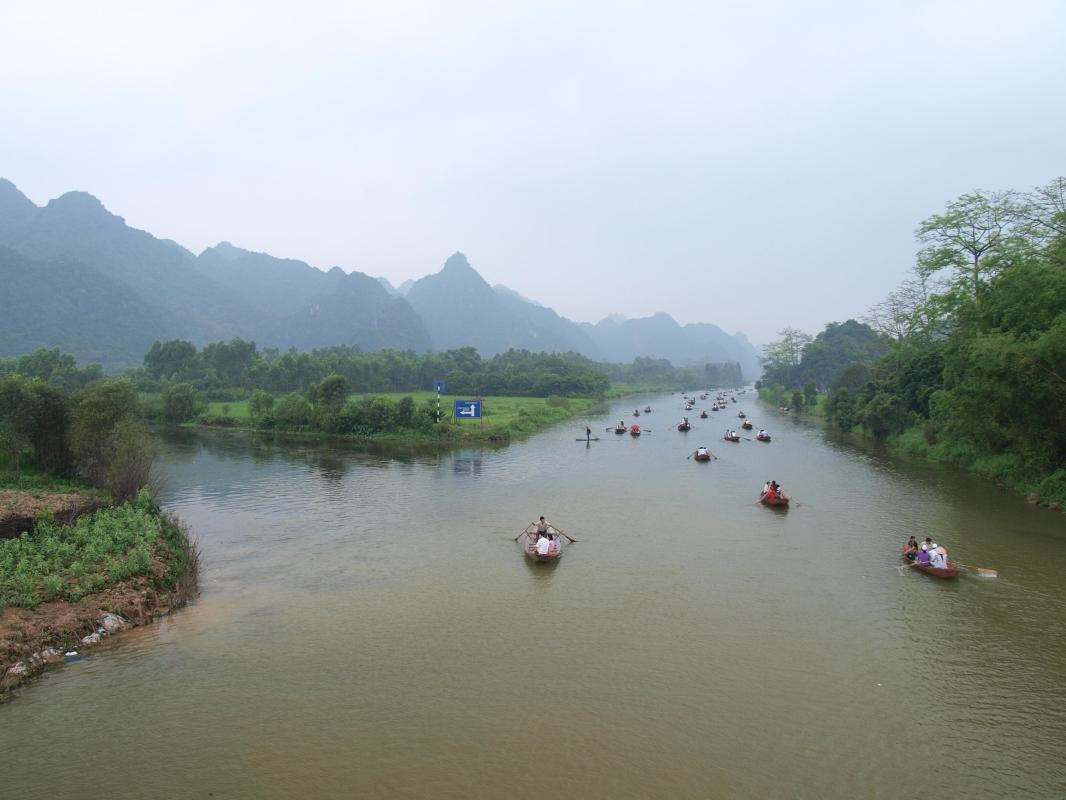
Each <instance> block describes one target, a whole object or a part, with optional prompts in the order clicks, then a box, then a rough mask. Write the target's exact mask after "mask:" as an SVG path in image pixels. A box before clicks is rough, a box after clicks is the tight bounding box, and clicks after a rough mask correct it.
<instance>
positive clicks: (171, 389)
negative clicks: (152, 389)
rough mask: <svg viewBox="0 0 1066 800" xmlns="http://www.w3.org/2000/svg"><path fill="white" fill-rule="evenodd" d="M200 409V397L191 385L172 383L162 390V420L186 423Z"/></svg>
mask: <svg viewBox="0 0 1066 800" xmlns="http://www.w3.org/2000/svg"><path fill="white" fill-rule="evenodd" d="M199 408H200V396H199V394H198V393H197V391H196V389H194V388H193V385H192V384H191V383H173V384H170V385H169V386H167V387H166V388H165V389H163V419H165V420H166V421H167V422H170V423H174V424H177V423H181V422H188V421H189V420H190V419H192V418H193V417H194V416H196V412H197V411H198V410H199Z"/></svg>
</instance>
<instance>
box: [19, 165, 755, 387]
mask: <svg viewBox="0 0 1066 800" xmlns="http://www.w3.org/2000/svg"><path fill="white" fill-rule="evenodd" d="M0 289H2V290H3V292H2V293H3V296H4V301H5V302H4V305H5V309H6V308H7V307H10V308H11V309H13V311H12V312H11V313H7V314H6V315H5V316H4V317H2V318H0V355H17V354H21V353H23V352H26V351H27V350H31V349H33V348H34V347H37V346H58V347H61V348H62V349H63V350H65V351H67V352H70V353H72V354H74V355H75V356H77V357H78V358H79V359H80V360H83V361H95V362H99V363H102V364H104V366H105V367H107V368H121V367H125V366H131V365H139V364H140V363H141V359H142V357H143V354H144V353H145V352H146V351H147V350H148V348H149V347H150V346H151V344H152V342H153V341H155V340H156V339H171V338H181V339H188V340H189V341H191V342H193V344H196V345H198V346H202V345H204V344H207V343H208V342H211V341H218V340H220V339H229V338H232V337H234V336H241V337H243V338H245V339H253V340H255V341H256V342H257V343H259V344H260V345H261V346H264V347H277V348H280V349H287V348H290V347H295V348H297V349H300V350H306V349H312V348H316V347H325V346H329V345H336V344H348V345H357V346H359V347H360V348H362V349H364V350H378V349H385V348H393V349H412V350H416V351H424V350H428V349H431V348H433V349H437V350H445V349H451V348H456V347H463V346H473V347H476V348H477V349H478V351H479V352H480V353H481V354H482V355H483V356H491V355H494V354H495V353H499V352H502V351H505V350H507V349H509V348H516V349H527V350H533V351H541V350H543V351H549V352H551V351H556V352H562V351H574V352H578V353H582V354H584V355H586V356H588V357H590V358H593V359H597V360H611V361H631V360H632V359H633V358H635V357H637V356H654V357H659V358H668V359H670V360H671V361H673V362H675V363H678V364H685V363H700V362H707V361H729V362H732V361H736V362H738V363H740V365H741V368H742V370H743V371H744V373H745V375H746V376H748V377H754V376H755V375H757V374H758V372H759V362H758V356H757V353H756V351H755V348H754V347H752V346H751V343H750V342H748V340H747V339H746V338H745V337H744V335H743V334H736V335H735V336H730V335H728V334H726V333H725V332H724V331H722V330H721V329H720V328H718V327H717V326H715V325H710V324H696V325H685V326H681V325H678V323H677V322H676V321H675V320H674V319H673V318H672V317H670V316H669V315H668V314H665V313H659V314H655V315H653V316H651V317H647V318H643V319H625V318H621V317H617V316H616V315H612V316H610V317H608V318H607V319H604V320H602V321H601V322H599V323H597V324H596V325H591V324H589V323H576V322H573V321H571V320H568V319H566V318H564V317H561V316H559V315H558V314H556V312H555V311H553V310H552V309H551V308H548V307H546V306H543V305H541V304H540V303H538V302H536V301H534V300H530V299H528V298H525V297H523V296H522V295H520V294H519V293H517V292H515V291H514V290H512V289H509V288H508V287H506V286H503V285H499V284H497V285H496V286H490V285H489V283H488V282H487V281H485V279H484V278H482V276H481V275H480V274H479V273H478V272H477V270H475V269H474V268H473V267H472V266H471V265H470V263H469V262H468V261H467V259H466V256H465V255H463V254H462V253H455V254H453V255H452V256H450V257H449V258H448V259H447V261H445V263H444V266H443V267H442V269H441V270H440V271H439V272H436V273H433V274H430V275H427V276H426V277H424V278H421V279H419V280H417V281H405V282H403V283H402V284H400V286H398V287H393V286H392V284H391V283H390V282H389V281H388V280H386V279H384V278H374V277H371V276H369V275H366V274H364V273H362V272H351V273H346V272H344V270H342V269H340V268H339V267H333V268H332V269H330V270H328V271H325V270H321V269H318V268H316V267H314V266H311V265H310V264H307V263H306V262H303V261H299V260H296V259H287V258H277V257H275V256H272V255H269V254H267V253H257V252H252V251H250V250H244V249H242V248H240V247H236V246H234V245H232V244H230V243H229V242H220V243H219V244H217V245H215V246H214V247H209V248H207V249H206V250H204V251H203V252H202V253H200V254H199V255H194V254H193V253H191V252H190V251H188V250H186V249H185V248H184V247H181V246H180V245H178V244H177V243H175V242H172V241H169V240H165V239H157V238H156V237H154V236H152V235H151V234H150V233H147V232H145V231H141V230H137V229H135V228H131V227H129V226H128V225H126V222H125V220H124V219H123V218H122V217H119V216H117V215H115V214H112V213H111V212H109V211H108V210H107V209H106V208H105V207H104V206H103V204H102V203H101V202H100V201H99V200H97V199H96V198H95V197H93V196H92V195H90V194H88V193H85V192H68V193H67V194H64V195H62V196H61V197H58V198H56V199H54V200H52V201H50V202H49V203H47V204H46V205H45V206H43V207H39V206H37V205H36V204H34V203H33V202H32V201H31V200H30V199H29V198H27V197H26V196H25V195H23V194H22V193H21V192H20V191H19V190H18V189H17V188H16V187H15V186H14V184H12V183H11V182H10V181H7V180H4V179H2V178H0Z"/></svg>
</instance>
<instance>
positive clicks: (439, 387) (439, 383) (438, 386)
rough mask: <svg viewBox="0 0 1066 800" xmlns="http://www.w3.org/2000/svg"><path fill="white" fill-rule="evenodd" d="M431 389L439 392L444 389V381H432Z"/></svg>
mask: <svg viewBox="0 0 1066 800" xmlns="http://www.w3.org/2000/svg"><path fill="white" fill-rule="evenodd" d="M433 391H435V392H436V393H437V394H440V393H441V392H443V391H444V381H433Z"/></svg>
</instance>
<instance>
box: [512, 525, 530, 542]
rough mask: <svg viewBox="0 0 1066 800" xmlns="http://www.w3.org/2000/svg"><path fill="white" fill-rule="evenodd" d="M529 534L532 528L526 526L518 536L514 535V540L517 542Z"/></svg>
mask: <svg viewBox="0 0 1066 800" xmlns="http://www.w3.org/2000/svg"><path fill="white" fill-rule="evenodd" d="M529 534H530V530H529V528H526V529H525V530H524V531H522V532H521V533H520V534H518V535H517V536H516V537H514V540H515V541H516V542H517V541H518V540H519V539H521V538H522V537H523V536H528V535H529Z"/></svg>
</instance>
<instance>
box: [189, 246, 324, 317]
mask: <svg viewBox="0 0 1066 800" xmlns="http://www.w3.org/2000/svg"><path fill="white" fill-rule="evenodd" d="M196 268H197V269H198V270H199V271H200V273H202V274H203V275H204V276H206V277H207V278H209V279H210V280H212V281H214V282H215V283H217V284H219V285H220V286H223V287H225V288H227V289H229V290H230V291H233V292H235V293H239V294H240V295H242V298H243V300H244V301H245V302H246V303H248V304H249V305H251V306H252V308H254V309H255V311H256V312H257V313H258V314H265V315H267V316H270V317H278V316H288V315H290V314H295V313H296V312H297V311H300V310H301V309H302V308H303V307H304V306H306V305H307V304H308V303H310V302H311V301H312V300H314V299H315V298H317V297H319V296H320V295H322V294H325V293H327V292H330V291H332V290H334V289H335V288H336V287H337V285H338V283H339V280H340V277H342V276H343V275H344V271H343V270H341V269H340V268H337V269H335V270H331V271H330V272H323V271H322V270H320V269H316V268H315V267H312V266H311V265H310V264H307V263H304V262H303V261H297V260H295V259H291V258H275V257H274V256H271V255H268V254H266V253H253V252H251V251H250V250H243V249H241V248H240V247H234V246H233V245H232V244H230V243H229V242H220V243H219V244H217V245H215V246H214V247H209V248H207V249H206V250H204V251H203V252H202V253H200V255H199V256H198V257H197V258H196Z"/></svg>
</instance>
